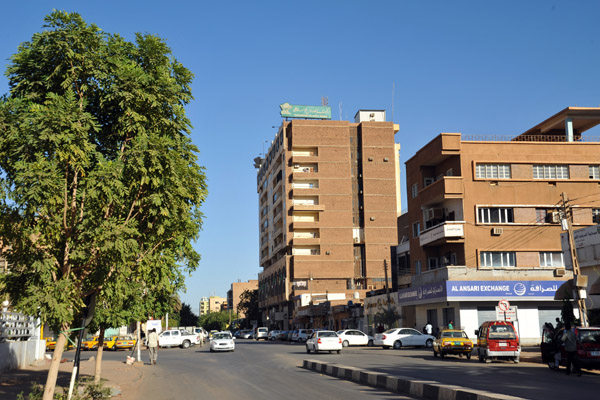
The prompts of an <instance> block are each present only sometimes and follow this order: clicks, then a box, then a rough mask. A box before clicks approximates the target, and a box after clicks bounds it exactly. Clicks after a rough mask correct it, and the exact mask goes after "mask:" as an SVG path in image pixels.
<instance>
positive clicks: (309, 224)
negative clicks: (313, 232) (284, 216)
mask: <svg viewBox="0 0 600 400" xmlns="http://www.w3.org/2000/svg"><path fill="white" fill-rule="evenodd" d="M318 227H319V221H306V222H304V221H303V222H299V221H295V222H292V223H291V224H290V230H291V231H293V230H296V229H312V228H318Z"/></svg>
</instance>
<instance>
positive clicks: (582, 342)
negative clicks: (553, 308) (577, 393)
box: [540, 326, 600, 369]
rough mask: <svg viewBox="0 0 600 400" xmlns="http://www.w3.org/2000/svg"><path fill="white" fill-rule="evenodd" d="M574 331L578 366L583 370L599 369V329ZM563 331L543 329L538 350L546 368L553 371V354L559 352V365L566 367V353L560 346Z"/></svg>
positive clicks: (582, 328) (581, 328) (578, 328)
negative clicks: (546, 365)
mask: <svg viewBox="0 0 600 400" xmlns="http://www.w3.org/2000/svg"><path fill="white" fill-rule="evenodd" d="M573 329H574V332H575V336H576V337H577V360H578V362H579V366H580V367H581V368H585V369H600V327H594V326H591V327H587V328H584V327H581V326H577V327H575V328H573ZM563 332H564V329H559V330H558V331H555V330H552V329H549V328H544V333H543V334H542V343H541V344H540V350H541V352H542V361H543V362H544V363H547V364H548V367H550V368H551V369H554V354H555V353H556V352H557V351H560V353H561V354H560V365H562V366H563V367H564V366H565V365H566V361H567V353H566V352H565V347H564V346H563V345H562V342H561V338H562V335H563Z"/></svg>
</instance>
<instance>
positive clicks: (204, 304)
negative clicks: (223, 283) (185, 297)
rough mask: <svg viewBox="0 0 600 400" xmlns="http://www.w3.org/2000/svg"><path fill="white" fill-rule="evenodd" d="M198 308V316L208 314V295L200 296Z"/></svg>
mask: <svg viewBox="0 0 600 400" xmlns="http://www.w3.org/2000/svg"><path fill="white" fill-rule="evenodd" d="M199 309H200V314H199V316H202V315H204V314H208V313H209V312H210V311H209V310H210V305H209V302H208V297H202V298H201V299H200V306H199Z"/></svg>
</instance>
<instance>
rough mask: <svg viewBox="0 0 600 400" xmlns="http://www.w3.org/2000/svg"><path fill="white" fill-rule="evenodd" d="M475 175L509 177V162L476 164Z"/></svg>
mask: <svg viewBox="0 0 600 400" xmlns="http://www.w3.org/2000/svg"><path fill="white" fill-rule="evenodd" d="M475 177H476V178H483V179H510V164H477V166H476V167H475Z"/></svg>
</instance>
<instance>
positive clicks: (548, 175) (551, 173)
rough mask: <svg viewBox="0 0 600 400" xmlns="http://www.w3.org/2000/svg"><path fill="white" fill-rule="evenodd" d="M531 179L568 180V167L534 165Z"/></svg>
mask: <svg viewBox="0 0 600 400" xmlns="http://www.w3.org/2000/svg"><path fill="white" fill-rule="evenodd" d="M533 179H569V166H568V165H554V164H552V165H534V166H533Z"/></svg>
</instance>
